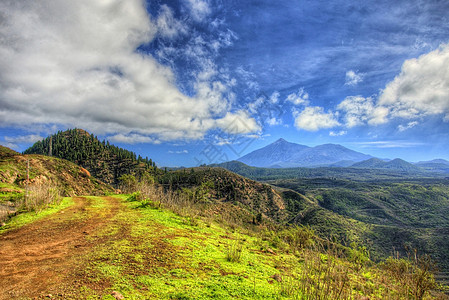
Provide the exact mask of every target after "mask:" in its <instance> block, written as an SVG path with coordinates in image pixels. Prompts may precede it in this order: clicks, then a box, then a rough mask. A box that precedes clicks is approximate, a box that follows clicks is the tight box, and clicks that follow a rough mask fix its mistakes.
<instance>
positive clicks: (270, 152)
mask: <svg viewBox="0 0 449 300" xmlns="http://www.w3.org/2000/svg"><path fill="white" fill-rule="evenodd" d="M369 158H371V156H370V155H366V154H363V153H360V152H356V151H353V150H350V149H348V148H345V147H343V146H341V145H335V144H325V145H320V146H316V147H308V146H304V145H299V144H295V143H290V142H287V141H286V140H284V139H279V140H277V141H276V142H274V143H272V144H270V145H268V146H265V147H263V148H261V149H258V150H255V151H253V152H251V153H248V154H247V155H245V156H243V157H241V158H239V159H238V161H240V162H243V163H245V164H247V165H250V166H254V167H277V168H294V167H319V166H330V165H333V164H336V166H340V165H339V163H340V162H343V164H344V165H348V161H350V162H352V163H354V162H359V161H362V160H366V159H369Z"/></svg>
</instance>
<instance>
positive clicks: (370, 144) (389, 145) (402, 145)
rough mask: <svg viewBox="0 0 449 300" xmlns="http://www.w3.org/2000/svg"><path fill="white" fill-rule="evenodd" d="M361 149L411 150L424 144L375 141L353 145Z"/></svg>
mask: <svg viewBox="0 0 449 300" xmlns="http://www.w3.org/2000/svg"><path fill="white" fill-rule="evenodd" d="M353 144H355V145H358V146H360V147H362V148H381V149H383V148H413V147H416V146H423V145H425V144H424V143H415V142H407V141H375V142H359V143H353Z"/></svg>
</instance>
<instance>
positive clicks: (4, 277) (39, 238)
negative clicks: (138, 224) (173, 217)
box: [0, 197, 121, 299]
mask: <svg viewBox="0 0 449 300" xmlns="http://www.w3.org/2000/svg"><path fill="white" fill-rule="evenodd" d="M102 199H104V200H105V202H106V203H105V205H104V207H101V208H97V207H94V206H92V202H93V201H92V199H89V198H84V197H76V198H74V200H75V205H73V206H72V207H70V208H68V209H65V210H63V211H60V212H58V213H56V214H54V215H52V216H49V217H47V218H44V219H41V220H39V221H37V222H34V223H32V224H29V225H26V226H24V227H21V228H19V229H16V230H12V231H8V232H6V233H4V234H2V235H0V299H41V298H46V299H50V298H59V297H58V296H61V295H51V294H50V291H51V287H52V286H56V285H57V286H61V285H65V284H67V285H70V282H67V281H71V280H75V278H70V276H69V275H70V274H71V273H72V272H73V270H75V269H77V268H78V266H79V263H80V261H79V260H78V259H77V258H78V257H81V256H82V255H83V254H84V253H86V252H87V251H89V250H90V249H91V248H92V247H93V246H94V244H93V242H92V239H89V238H88V236H89V235H91V234H93V233H94V232H96V231H98V230H100V229H101V228H103V227H104V226H106V225H107V224H108V222H111V219H112V218H113V216H115V215H116V214H117V212H118V210H119V208H120V206H121V205H120V200H119V199H116V198H112V197H103V198H102Z"/></svg>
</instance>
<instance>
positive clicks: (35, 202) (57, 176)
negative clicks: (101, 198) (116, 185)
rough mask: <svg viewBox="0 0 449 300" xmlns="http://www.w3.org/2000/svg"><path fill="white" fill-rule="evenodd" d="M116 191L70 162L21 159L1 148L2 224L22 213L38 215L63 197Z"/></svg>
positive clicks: (0, 190)
mask: <svg viewBox="0 0 449 300" xmlns="http://www.w3.org/2000/svg"><path fill="white" fill-rule="evenodd" d="M113 192H114V189H113V188H111V187H110V186H108V185H106V184H104V183H102V182H100V181H99V180H97V179H95V178H94V177H92V176H90V174H89V172H87V171H86V170H85V169H83V168H82V167H80V166H77V165H75V164H74V163H71V162H69V161H65V160H62V159H57V158H54V157H47V156H42V155H21V154H19V153H17V152H15V151H12V150H10V149H8V148H5V147H1V148H0V222H3V221H5V220H7V219H8V218H9V216H10V215H15V214H18V213H20V212H23V211H39V210H41V209H43V208H45V207H47V206H49V205H52V204H55V203H59V201H60V199H61V196H74V195H96V194H105V193H113Z"/></svg>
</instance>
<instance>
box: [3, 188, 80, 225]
mask: <svg viewBox="0 0 449 300" xmlns="http://www.w3.org/2000/svg"><path fill="white" fill-rule="evenodd" d="M73 204H74V201H73V199H72V198H71V197H64V198H62V201H61V202H60V203H59V204H56V203H55V204H51V205H49V206H48V207H47V208H45V209H43V210H41V211H39V212H36V211H29V212H24V213H21V214H19V215H17V216H15V217H14V218H12V219H10V220H9V221H8V222H6V225H5V226H2V227H0V234H1V233H4V232H6V231H8V230H11V229H17V228H20V227H22V226H24V225H26V224H30V223H32V222H35V221H37V220H40V219H43V218H45V217H47V216H49V215H52V214H55V213H57V212H59V211H61V210H63V209H66V208H68V207H70V206H72V205H73Z"/></svg>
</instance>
